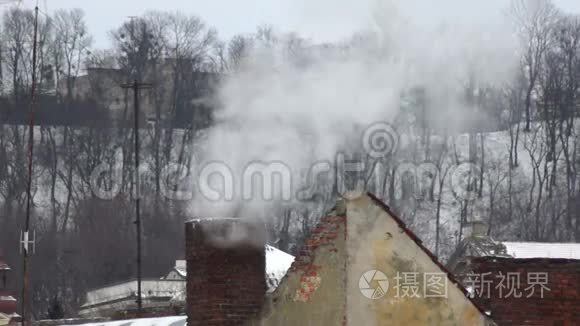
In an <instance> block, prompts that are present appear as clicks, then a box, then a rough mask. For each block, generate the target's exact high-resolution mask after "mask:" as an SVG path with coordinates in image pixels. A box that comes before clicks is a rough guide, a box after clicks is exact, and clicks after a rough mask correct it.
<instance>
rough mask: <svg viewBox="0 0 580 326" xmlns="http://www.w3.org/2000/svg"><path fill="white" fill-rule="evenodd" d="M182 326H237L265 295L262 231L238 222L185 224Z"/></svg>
mask: <svg viewBox="0 0 580 326" xmlns="http://www.w3.org/2000/svg"><path fill="white" fill-rule="evenodd" d="M185 239H186V240H185V241H186V260H187V309H186V310H187V317H188V318H187V324H188V325H190V326H195V325H200V326H201V325H203V326H225V325H227V326H234V325H242V324H243V323H244V322H245V321H246V320H247V319H248V318H251V317H252V316H254V315H255V314H256V313H258V312H260V310H261V309H262V305H263V303H264V299H265V294H266V275H265V273H266V272H265V271H266V256H265V255H266V254H265V249H264V245H265V240H266V230H265V227H264V226H263V225H260V224H258V223H252V222H249V221H247V220H241V219H199V220H193V221H190V222H188V223H186V226H185Z"/></svg>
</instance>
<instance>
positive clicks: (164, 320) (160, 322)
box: [81, 316, 187, 326]
mask: <svg viewBox="0 0 580 326" xmlns="http://www.w3.org/2000/svg"><path fill="white" fill-rule="evenodd" d="M81 325H83V326H151V325H155V326H185V325H187V317H186V316H175V317H161V318H143V319H129V320H118V321H109V322H97V323H89V324H81Z"/></svg>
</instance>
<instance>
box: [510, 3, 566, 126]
mask: <svg viewBox="0 0 580 326" xmlns="http://www.w3.org/2000/svg"><path fill="white" fill-rule="evenodd" d="M510 14H511V16H512V18H513V19H514V23H515V27H516V29H517V32H518V35H519V37H520V42H521V46H522V62H521V69H522V70H523V71H524V73H525V76H526V79H527V87H526V95H525V114H526V126H525V129H524V130H525V131H526V132H527V131H530V123H531V119H532V112H531V106H532V102H533V95H534V88H535V87H536V83H537V80H538V76H539V73H540V70H541V69H542V61H543V58H544V54H545V53H546V51H547V50H548V48H549V46H550V42H551V37H550V34H551V32H552V30H553V27H554V24H556V22H557V20H558V17H559V11H558V9H557V8H556V7H555V6H554V4H553V3H552V1H551V0H513V1H512V3H511V9H510Z"/></svg>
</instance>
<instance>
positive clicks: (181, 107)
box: [57, 58, 220, 124]
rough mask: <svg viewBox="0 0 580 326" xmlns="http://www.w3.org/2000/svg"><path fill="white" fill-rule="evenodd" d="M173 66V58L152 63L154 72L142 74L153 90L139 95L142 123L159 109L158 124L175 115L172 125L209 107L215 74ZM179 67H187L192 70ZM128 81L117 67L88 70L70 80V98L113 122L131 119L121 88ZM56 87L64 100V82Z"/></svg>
mask: <svg viewBox="0 0 580 326" xmlns="http://www.w3.org/2000/svg"><path fill="white" fill-rule="evenodd" d="M177 64H178V63H177V61H176V60H175V59H170V58H166V59H164V60H162V61H161V62H160V63H157V64H156V67H157V68H156V69H155V71H156V72H155V73H154V72H153V71H152V69H148V71H147V72H146V73H145V74H144V75H145V77H144V78H143V80H141V81H140V82H144V83H150V84H152V86H153V88H152V89H144V90H142V91H141V92H140V96H139V101H140V106H141V112H142V119H143V122H146V121H151V120H155V119H157V111H156V108H159V109H160V112H159V114H160V119H161V120H162V122H163V121H165V122H167V119H168V118H169V117H170V116H175V121H173V122H176V121H177V122H179V119H182V120H183V119H193V117H194V113H195V114H196V117H198V116H200V115H202V116H204V115H207V114H208V110H210V109H212V108H213V106H214V103H213V93H214V89H215V87H216V84H217V83H218V81H219V79H220V76H219V74H217V73H212V72H202V71H193V70H192V71H190V72H188V71H187V69H184V70H183V71H182V70H176V69H178V68H176V67H180V66H179V65H177ZM179 64H180V65H181V66H184V67H187V68H191V67H192V65H190V66H188V65H187V64H183V63H179ZM191 69H193V68H191ZM176 71H177V74H176ZM178 78H180V79H183V80H182V81H181V82H180V85H181V88H180V89H177V90H176V89H175V88H174V85H175V84H176V82H175V81H176V79H178ZM131 82H133V81H132V80H130V76H127V75H126V74H125V72H124V71H123V70H121V69H118V68H88V69H87V70H86V74H85V75H82V76H78V77H76V78H75V79H74V80H73V83H72V89H71V94H70V96H71V97H72V98H73V99H74V100H75V101H86V102H89V103H94V104H96V105H97V106H98V107H101V108H104V109H105V110H106V111H107V112H108V113H109V115H110V117H112V118H113V119H115V120H123V119H132V117H133V106H134V104H133V92H132V90H130V89H125V88H122V87H121V85H123V84H126V83H131ZM58 85H59V86H58V89H57V94H58V95H60V96H61V97H65V96H66V95H67V94H68V92H69V90H68V85H67V83H66V80H65V79H63V80H61V81H60V82H59V83H58ZM155 94H156V95H157V98H156V97H155V96H154V95H155ZM156 101H157V102H156ZM77 109H78V108H77ZM181 122H183V121H181ZM166 124H168V123H166Z"/></svg>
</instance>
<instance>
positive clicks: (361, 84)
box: [192, 3, 517, 217]
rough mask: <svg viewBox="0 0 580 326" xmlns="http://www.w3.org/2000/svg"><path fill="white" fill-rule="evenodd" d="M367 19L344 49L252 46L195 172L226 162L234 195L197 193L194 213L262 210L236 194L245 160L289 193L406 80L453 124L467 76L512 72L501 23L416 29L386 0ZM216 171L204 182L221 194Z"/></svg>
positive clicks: (392, 102)
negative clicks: (275, 176) (277, 173)
mask: <svg viewBox="0 0 580 326" xmlns="http://www.w3.org/2000/svg"><path fill="white" fill-rule="evenodd" d="M499 10H501V9H500V8H498V11H499ZM369 17H373V21H372V24H369V26H371V27H370V28H369V29H367V30H364V31H360V32H358V33H356V36H353V38H352V39H351V40H349V42H347V43H348V44H347V43H344V44H343V45H345V44H347V45H348V46H337V47H332V48H327V47H321V46H313V45H311V46H309V47H307V50H308V51H306V52H307V54H306V55H303V56H302V57H301V60H293V59H295V58H289V57H288V55H287V53H284V49H285V45H284V42H279V45H278V46H276V45H274V46H256V47H255V48H254V50H253V52H252V53H251V54H250V56H249V57H250V58H251V59H250V60H247V61H246V62H245V65H244V66H243V67H242V69H239V70H237V71H236V72H235V73H232V74H230V75H228V77H227V79H226V81H225V82H224V83H223V85H222V86H221V88H220V90H219V94H218V95H219V102H220V106H221V109H220V110H219V112H218V113H217V115H216V118H217V124H216V125H215V126H214V127H213V128H212V129H211V130H210V131H209V134H208V135H207V138H206V139H205V140H204V148H205V151H204V153H203V154H202V155H201V157H196V161H197V162H198V166H197V167H198V170H197V171H196V173H199V170H200V169H201V167H203V166H204V165H205V164H207V163H208V162H221V163H223V164H225V165H226V166H227V167H229V169H231V171H232V173H233V176H234V180H233V200H225V199H223V198H222V200H217V201H212V200H208V198H206V197H207V196H204V195H203V194H201V193H200V192H199V191H198V192H196V198H195V200H194V203H193V205H192V210H193V214H194V215H195V216H234V215H239V216H246V215H251V216H258V217H263V216H267V215H268V211H269V209H270V208H271V207H272V206H274V204H275V203H274V202H271V201H267V200H263V199H261V198H260V197H261V196H258V195H257V194H256V195H255V196H254V197H253V198H252V199H251V200H244V198H242V187H241V183H242V181H243V177H242V176H243V173H244V170H245V169H246V167H247V166H248V164H251V163H252V162H256V161H260V162H266V163H268V162H283V163H284V164H285V165H286V166H288V167H289V168H290V170H291V171H292V177H293V180H294V185H293V189H294V190H297V189H298V188H299V185H298V184H299V183H300V179H299V178H298V175H299V172H300V171H301V169H303V168H308V167H310V166H311V165H312V163H313V162H315V161H318V160H330V161H331V162H333V161H334V156H335V154H336V152H337V151H338V150H339V149H342V148H343V147H344V145H345V144H351V145H355V146H358V148H355V149H361V148H362V143H360V142H361V137H362V132H361V131H362V130H363V129H364V128H365V126H370V125H372V124H373V123H376V122H381V121H387V122H392V121H393V119H394V117H395V115H396V114H397V113H398V112H399V109H400V95H401V93H402V92H403V91H405V90H408V89H409V88H411V87H415V86H422V87H425V89H426V90H427V91H428V92H429V94H430V98H432V99H433V102H434V103H435V104H436V107H435V108H434V110H436V112H432V113H431V114H432V115H433V114H435V115H437V116H438V117H439V119H440V120H443V121H445V122H446V124H447V127H449V128H452V127H453V125H455V124H457V125H459V124H462V123H463V120H464V117H465V116H466V115H468V114H469V113H468V110H466V108H465V107H463V106H462V105H461V101H460V100H459V99H460V98H461V97H462V96H463V95H464V92H465V91H464V89H465V84H466V83H467V82H468V81H469V80H472V79H474V78H475V79H476V82H478V83H481V84H489V83H493V84H502V83H507V82H509V81H510V80H511V78H512V75H513V71H514V68H515V67H516V63H517V61H516V49H515V48H514V47H513V44H516V43H515V42H514V41H513V39H512V36H511V33H510V31H509V29H507V28H505V26H506V24H504V23H503V21H494V22H492V23H489V24H484V25H473V24H472V25H470V24H456V23H453V22H447V23H446V24H443V25H439V27H438V28H425V27H423V28H422V27H418V25H417V24H414V22H413V20H412V19H410V18H409V17H405V16H404V14H402V13H401V12H400V11H399V10H397V9H396V7H395V6H394V5H393V4H392V3H386V4H385V3H383V4H381V5H377V6H375V7H374V10H373V12H372V13H370V14H369ZM280 39H281V40H283V37H281V38H280ZM395 127H396V126H395ZM217 174H220V173H216V174H214V175H213V178H212V179H211V182H210V185H211V186H212V187H213V188H214V189H219V190H221V191H222V192H223V190H224V189H223V184H222V180H221V179H220V178H219V177H216V175H217ZM198 186H199V185H198ZM198 189H199V187H198ZM259 190H260V189H256V191H259ZM218 192H219V191H218ZM277 195H280V193H278V194H277Z"/></svg>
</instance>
